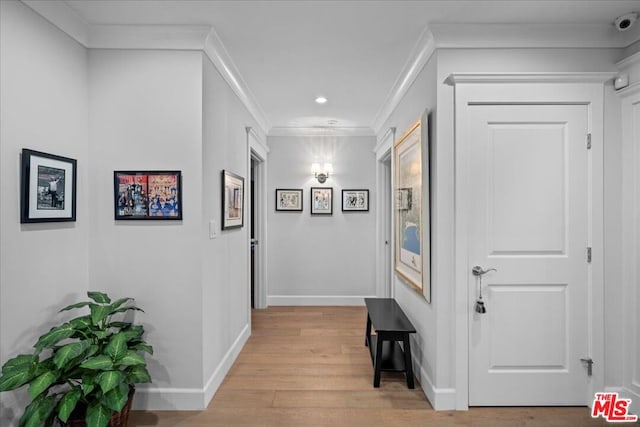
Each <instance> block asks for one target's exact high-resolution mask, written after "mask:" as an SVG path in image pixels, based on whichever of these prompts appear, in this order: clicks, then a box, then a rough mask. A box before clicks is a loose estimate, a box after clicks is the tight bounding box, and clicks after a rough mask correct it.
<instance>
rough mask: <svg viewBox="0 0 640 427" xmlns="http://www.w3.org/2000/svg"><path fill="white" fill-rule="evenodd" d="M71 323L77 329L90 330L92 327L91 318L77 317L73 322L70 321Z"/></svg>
mask: <svg viewBox="0 0 640 427" xmlns="http://www.w3.org/2000/svg"><path fill="white" fill-rule="evenodd" d="M87 304H89V303H87ZM69 323H70V324H71V326H73V327H74V328H76V329H81V330H85V329H89V328H90V327H91V316H82V317H76V318H75V319H73V320H69Z"/></svg>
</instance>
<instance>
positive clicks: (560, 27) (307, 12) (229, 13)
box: [25, 0, 640, 133]
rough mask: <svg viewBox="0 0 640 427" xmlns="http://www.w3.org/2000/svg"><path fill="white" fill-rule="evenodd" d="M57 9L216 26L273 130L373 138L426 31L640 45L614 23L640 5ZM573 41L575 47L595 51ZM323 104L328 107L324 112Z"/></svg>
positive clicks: (116, 5) (88, 19)
mask: <svg viewBox="0 0 640 427" xmlns="http://www.w3.org/2000/svg"><path fill="white" fill-rule="evenodd" d="M49 1H50V0H47V2H49ZM56 1H57V2H58V3H63V4H64V6H65V7H66V9H70V10H71V12H72V13H73V14H74V15H75V18H79V20H80V21H82V22H83V23H84V24H85V25H87V26H88V27H95V26H102V25H199V26H200V25H202V26H212V27H213V28H214V30H215V32H216V33H217V35H218V37H219V40H220V42H221V43H222V45H224V49H225V50H226V52H227V53H228V57H229V59H230V61H232V63H233V64H234V65H235V67H234V68H235V70H236V71H237V73H238V74H239V75H240V76H241V80H242V81H243V82H244V83H246V90H247V91H248V92H249V93H251V97H252V99H253V100H254V101H255V103H256V104H257V105H258V110H261V111H262V112H263V113H264V116H265V118H266V120H265V121H264V122H265V123H268V127H269V129H265V130H266V131H269V130H270V129H271V130H274V129H276V130H277V129H298V128H325V127H337V128H352V129H360V130H363V131H364V132H365V133H366V132H367V131H369V133H372V130H374V131H375V128H376V120H379V118H380V117H379V116H380V112H381V111H382V110H383V109H384V107H385V105H386V104H388V102H389V99H390V97H391V96H392V95H393V91H394V90H395V89H397V88H398V85H399V83H400V82H402V80H403V79H404V78H405V77H406V70H407V67H408V65H410V63H411V61H412V59H413V58H414V56H415V54H416V51H417V50H419V48H420V46H418V45H417V43H419V42H420V41H421V40H422V41H424V40H425V32H429V34H432V35H433V37H434V38H435V41H436V43H440V45H442V46H448V45H447V40H454V41H455V42H451V43H453V44H451V46H453V47H461V46H457V45H455V43H459V40H460V39H459V34H464V33H465V31H467V34H468V35H469V37H468V38H469V40H471V43H472V42H473V37H474V36H473V34H474V33H473V30H474V29H475V30H476V34H477V30H478V28H480V27H481V28H483V29H484V31H485V32H486V29H496V30H498V29H501V30H505V29H507V30H508V29H511V33H512V34H520V33H522V31H518V29H519V28H527V29H528V30H527V31H525V33H527V34H528V36H531V35H532V34H533V35H534V36H533V37H534V38H535V37H538V43H539V45H540V46H543V45H545V43H549V42H551V45H552V46H553V47H558V46H561V45H562V40H560V38H561V37H559V36H557V34H561V35H566V34H568V33H570V32H572V31H573V32H575V34H584V36H582V35H580V36H579V37H577V38H578V39H581V40H587V39H588V42H589V43H591V44H592V45H593V46H598V47H625V46H628V45H629V44H631V43H632V42H634V41H636V40H638V39H640V29H639V28H640V23H638V24H636V25H635V26H634V27H633V28H631V30H629V31H625V32H624V33H620V32H618V31H616V30H615V28H614V27H613V24H612V23H613V21H614V19H615V18H616V17H618V16H620V15H623V14H625V13H628V12H631V11H636V12H640V0H634V1H630V0H624V1H617V0H604V1H597V0H592V1H560V0H550V1H540V0H536V1H513V0H512V1H483V0H475V1H364V0H358V1H329V0H322V1H320V0H318V1H205V0H199V1H195V0H173V1H168V0H164V1H156V0H142V1H137V0H128V1H122V0H91V1H87V0H56ZM25 2H26V3H27V4H28V5H30V6H31V7H34V4H35V5H36V6H37V5H38V4H39V3H43V2H42V1H38V0H31V1H28V0H25ZM48 4H49V5H50V3H48ZM40 6H46V5H43V4H40ZM34 9H36V10H38V9H37V7H34ZM514 24H515V25H514ZM469 29H471V30H472V31H469ZM580 29H582V31H583V32H582V33H580V32H579V31H580ZM454 34H455V35H456V37H458V38H456V37H452V35H454ZM536 34H537V35H536ZM545 34H547V36H546V37H547V38H546V39H545ZM548 34H554V36H553V37H554V39H553V40H551V41H550V40H549V38H550V37H551V36H548ZM439 37H440V40H439ZM573 39H574V41H573V42H567V43H568V45H571V46H573V45H572V44H571V43H574V44H576V43H577V44H576V46H575V47H590V46H586V45H580V43H586V42H584V41H578V42H576V41H575V39H576V37H575V36H574V37H573ZM567 40H568V39H567ZM554 43H560V45H554ZM527 46H528V47H531V46H530V45H527ZM319 95H323V96H325V97H326V98H328V102H327V103H326V104H324V105H318V104H316V103H315V102H314V99H315V98H316V97H317V96H319Z"/></svg>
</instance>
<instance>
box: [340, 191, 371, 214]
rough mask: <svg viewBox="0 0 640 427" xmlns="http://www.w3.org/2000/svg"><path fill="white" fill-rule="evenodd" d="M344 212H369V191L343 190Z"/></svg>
mask: <svg viewBox="0 0 640 427" xmlns="http://www.w3.org/2000/svg"><path fill="white" fill-rule="evenodd" d="M342 211H343V212H351V211H354V212H367V211H369V190H342Z"/></svg>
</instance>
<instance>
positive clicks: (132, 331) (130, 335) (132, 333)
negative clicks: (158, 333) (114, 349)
mask: <svg viewBox="0 0 640 427" xmlns="http://www.w3.org/2000/svg"><path fill="white" fill-rule="evenodd" d="M122 333H123V334H124V335H125V337H127V342H129V341H133V340H137V339H140V338H141V337H142V334H144V327H143V326H142V325H135V326H132V327H130V328H128V329H125V330H123V331H122Z"/></svg>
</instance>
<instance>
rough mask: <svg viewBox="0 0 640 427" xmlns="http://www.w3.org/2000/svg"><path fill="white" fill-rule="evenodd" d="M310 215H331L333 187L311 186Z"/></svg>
mask: <svg viewBox="0 0 640 427" xmlns="http://www.w3.org/2000/svg"><path fill="white" fill-rule="evenodd" d="M310 197H311V200H310V201H311V215H333V187H311V191H310Z"/></svg>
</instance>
